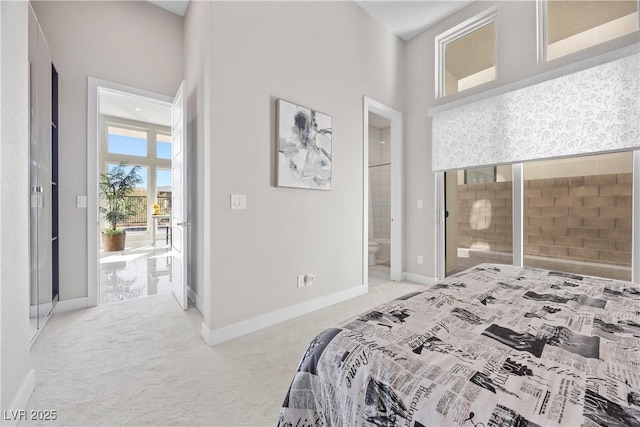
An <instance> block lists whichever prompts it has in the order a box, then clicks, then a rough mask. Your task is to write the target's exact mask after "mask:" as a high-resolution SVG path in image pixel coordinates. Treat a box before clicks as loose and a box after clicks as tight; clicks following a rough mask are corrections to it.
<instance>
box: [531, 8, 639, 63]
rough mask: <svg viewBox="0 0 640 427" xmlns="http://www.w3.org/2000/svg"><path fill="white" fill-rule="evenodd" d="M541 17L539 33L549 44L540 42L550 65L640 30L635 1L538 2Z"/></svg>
mask: <svg viewBox="0 0 640 427" xmlns="http://www.w3.org/2000/svg"><path fill="white" fill-rule="evenodd" d="M538 13H539V14H540V15H541V17H542V18H543V19H541V20H540V22H542V23H543V27H542V28H541V29H540V33H541V34H542V35H543V36H545V37H546V40H545V39H542V38H541V40H540V43H541V44H542V45H543V46H544V47H546V60H547V61H551V60H553V59H556V58H560V57H562V56H565V55H568V54H570V53H573V52H577V51H579V50H582V49H586V48H588V47H592V46H595V45H598V44H600V43H604V42H606V41H609V40H613V39H615V38H618V37H621V36H623V35H625V34H629V33H633V32H634V31H637V30H638V2H637V1H635V0H634V1H626V0H619V1H574V0H572V1H565V0H539V7H538ZM545 18H546V19H545ZM545 24H546V28H545Z"/></svg>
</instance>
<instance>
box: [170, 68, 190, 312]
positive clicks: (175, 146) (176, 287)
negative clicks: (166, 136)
mask: <svg viewBox="0 0 640 427" xmlns="http://www.w3.org/2000/svg"><path fill="white" fill-rule="evenodd" d="M185 90H186V82H185V81H184V80H183V81H182V83H181V84H180V87H179V88H178V92H177V93H176V96H175V98H174V99H173V105H172V107H171V139H172V144H171V147H172V151H171V176H172V186H173V187H172V192H171V199H172V200H171V233H172V239H171V257H172V260H171V261H172V262H171V290H172V292H173V294H174V295H175V296H176V298H177V299H178V303H180V306H181V307H182V308H183V309H184V310H186V309H187V305H188V303H189V301H188V299H187V298H188V297H187V289H188V286H189V284H188V282H187V268H186V266H187V249H188V247H189V246H188V244H187V243H188V242H187V237H188V235H189V232H188V231H189V229H188V227H189V225H190V223H189V221H188V217H187V200H186V197H187V192H186V188H185V186H186V183H187V168H186V167H185V166H186V163H187V144H186V141H187V136H186V127H185V126H184V123H185V118H186V114H187V103H186V97H185Z"/></svg>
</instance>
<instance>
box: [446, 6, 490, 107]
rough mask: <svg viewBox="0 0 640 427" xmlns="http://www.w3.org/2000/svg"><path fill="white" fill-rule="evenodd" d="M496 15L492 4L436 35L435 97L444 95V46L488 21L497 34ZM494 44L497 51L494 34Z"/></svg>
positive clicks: (486, 23)
mask: <svg viewBox="0 0 640 427" xmlns="http://www.w3.org/2000/svg"><path fill="white" fill-rule="evenodd" d="M497 15H498V9H497V7H496V6H493V7H491V8H489V9H487V10H485V11H483V12H481V13H479V14H477V15H476V16H473V17H471V18H469V19H467V20H466V21H464V22H461V23H460V24H458V25H456V26H455V27H453V28H450V29H449V30H447V31H445V32H444V33H442V34H440V35H438V36H436V37H435V38H434V40H435V44H436V45H435V54H436V58H435V61H436V62H435V64H436V70H435V71H436V73H435V76H436V92H435V93H436V99H438V98H442V97H444V96H445V79H444V76H445V71H446V70H445V69H444V64H445V46H446V45H447V43H450V42H452V41H454V40H456V39H459V38H460V37H464V36H466V35H467V34H470V33H472V32H474V31H475V30H477V29H479V28H481V27H484V26H485V25H488V24H490V23H492V22H493V23H495V25H496V34H497V25H498V24H497V19H496V18H497ZM494 45H495V51H496V52H497V51H498V50H497V46H498V37H497V36H496V38H495V40H494ZM496 59H497V58H494V64H493V66H494V67H495V66H496V62H497V61H496Z"/></svg>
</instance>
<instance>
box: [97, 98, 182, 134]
mask: <svg viewBox="0 0 640 427" xmlns="http://www.w3.org/2000/svg"><path fill="white" fill-rule="evenodd" d="M100 114H104V115H107V116H113V117H121V118H123V119H129V120H136V121H138V122H143V123H153V124H156V125H162V126H167V127H170V126H171V107H169V106H168V105H167V104H159V103H157V102H152V101H148V100H146V99H142V98H137V97H134V96H128V95H122V94H120V93H117V92H110V91H107V90H101V91H100Z"/></svg>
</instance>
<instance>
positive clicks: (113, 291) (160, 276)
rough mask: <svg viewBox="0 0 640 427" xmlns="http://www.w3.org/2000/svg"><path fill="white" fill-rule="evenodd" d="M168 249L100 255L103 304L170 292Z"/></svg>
mask: <svg viewBox="0 0 640 427" xmlns="http://www.w3.org/2000/svg"><path fill="white" fill-rule="evenodd" d="M170 272H171V248H170V247H169V245H166V244H165V245H157V246H151V245H147V246H142V247H139V248H128V249H125V250H124V251H120V252H104V251H100V304H104V303H108V302H117V301H125V300H130V299H135V298H140V297H144V296H149V295H160V294H167V293H170V292H171V283H170V280H171V275H170Z"/></svg>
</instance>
